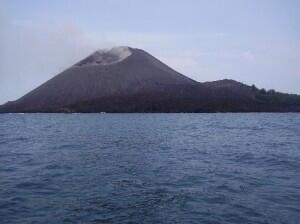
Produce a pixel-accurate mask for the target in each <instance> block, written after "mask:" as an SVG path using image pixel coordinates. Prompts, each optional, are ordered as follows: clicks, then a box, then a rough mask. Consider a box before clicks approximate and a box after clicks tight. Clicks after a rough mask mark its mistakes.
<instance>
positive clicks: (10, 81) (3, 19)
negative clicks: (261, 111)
mask: <svg viewBox="0 0 300 224" xmlns="http://www.w3.org/2000/svg"><path fill="white" fill-rule="evenodd" d="M299 15H300V2H299V1H296V0H289V1H283V0H281V1H280V0H274V1H271V0H265V1H258V0H254V1H250V0H248V1H238V0H229V1H226V2H225V1H217V0H213V1H196V0H195V1H192V0H189V1H185V2H182V1H151V2H141V1H137V0H132V1H126V2H125V1H114V0H113V1H94V0H90V1H83V0H77V1H66V0H65V1H58V0H54V1H51V2H50V1H49V2H47V3H45V2H41V1H37V0H35V1H26V3H25V2H24V1H15V0H10V1H6V0H4V1H1V2H0V46H1V51H0V52H1V53H0V104H2V103H5V102H6V101H10V100H15V99H17V98H19V97H21V96H22V95H24V94H26V93H27V92H28V91H30V90H32V89H34V88H36V87H37V86H39V85H40V84H42V83H43V82H45V81H47V80H48V79H50V78H52V77H53V76H55V75H57V74H58V73H60V72H61V71H62V70H64V69H66V68H68V67H69V66H71V65H72V64H74V63H76V62H77V61H79V60H81V59H82V58H84V57H86V56H87V55H89V54H91V53H92V52H94V51H96V50H98V49H101V48H110V47H113V46H124V45H125V46H131V47H134V48H141V49H144V50H145V51H147V52H149V53H150V54H152V55H153V56H155V57H157V58H158V59H160V60H162V61H163V62H164V63H166V64H168V65H169V66H171V67H172V68H174V69H175V70H177V71H179V72H181V73H182V74H184V75H186V76H188V77H190V78H193V79H195V80H197V81H200V82H203V81H213V80H219V79H225V78H228V79H234V80H237V81H240V82H243V83H246V84H249V85H251V84H255V85H256V86H258V87H260V88H266V89H276V90H277V91H282V92H287V93H297V94H300V88H299V84H300V65H299V63H298V61H299V58H300V53H299V52H300V41H299V40H300V38H299V34H300V28H299V27H300V16H299Z"/></svg>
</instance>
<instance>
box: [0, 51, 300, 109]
mask: <svg viewBox="0 0 300 224" xmlns="http://www.w3.org/2000/svg"><path fill="white" fill-rule="evenodd" d="M287 111H300V96H298V95H291V94H283V93H278V92H275V91H268V92H267V91H265V90H260V89H258V88H256V87H255V86H248V85H245V84H242V83H240V82H237V81H234V80H220V81H215V82H205V83H200V82H197V81H195V80H192V79H190V78H188V77H186V76H184V75H182V74H180V73H179V72H177V71H175V70H173V69H172V68H170V67H169V66H167V65H166V64H164V63H162V62H161V61H159V60H158V59H156V58H155V57H153V56H152V55H150V54H149V53H147V52H145V51H143V50H141V49H136V48H131V47H114V48H112V49H109V50H98V51H96V52H94V53H93V54H91V55H89V56H88V57H87V58H85V59H83V60H81V61H79V62H78V63H76V64H74V65H73V66H71V67H70V68H69V69H67V70H65V71H63V72H62V73H60V74H58V75H57V76H55V77H54V78H52V79H50V80H49V81H47V82H46V83H44V84H42V85H41V86H39V87H38V88H36V89H34V90H33V91H31V92H29V93H28V94H26V95H25V96H23V97H21V98H20V99H18V100H16V101H13V102H8V103H6V104H4V105H2V106H0V112H2V113H7V112H9V113H14V112H24V113H26V112H32V113H34V112H287Z"/></svg>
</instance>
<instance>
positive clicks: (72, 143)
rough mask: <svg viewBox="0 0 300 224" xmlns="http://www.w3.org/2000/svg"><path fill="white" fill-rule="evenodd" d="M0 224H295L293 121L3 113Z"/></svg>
mask: <svg viewBox="0 0 300 224" xmlns="http://www.w3.org/2000/svg"><path fill="white" fill-rule="evenodd" d="M0 223H1V224H10V223H13V224H19V223H20V224H24V223H25V224H26V223H30V224H34V223H50V224H58V223H131V224H134V223H136V224H140V223H155V224H159V223H167V224H168V223H170V224H175V223H195V224H196V223H197V224H198V223H203V224H208V223H209V224H218V223H220V224H223V223H225V224H226V223H228V224H229V223H230V224H231V223H238V224H246V223H253V224H254V223H255V224H259V223H261V224H263V223H264V224H267V223H270V224H279V223H280V224H299V223H300V113H214V114H184V113H183V114H104V113H101V114H1V115H0Z"/></svg>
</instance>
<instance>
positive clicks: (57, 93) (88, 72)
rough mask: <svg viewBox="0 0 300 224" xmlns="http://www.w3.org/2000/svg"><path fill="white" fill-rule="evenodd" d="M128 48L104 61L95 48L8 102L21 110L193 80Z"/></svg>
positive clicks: (186, 83) (49, 106)
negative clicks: (121, 54)
mask: <svg viewBox="0 0 300 224" xmlns="http://www.w3.org/2000/svg"><path fill="white" fill-rule="evenodd" d="M128 50H129V51H130V55H126V57H125V58H122V60H119V59H116V60H118V61H117V62H116V63H107V62H105V63H104V64H103V63H102V62H101V60H100V61H99V58H100V59H101V55H100V57H99V52H95V53H94V54H92V55H90V56H89V57H87V58H86V59H84V60H82V61H81V62H79V63H77V64H75V65H74V66H72V67H71V68H69V69H67V70H65V71H64V72H62V73H60V74H59V75H57V76H55V77H54V78H52V79H51V80H49V81H48V82H46V83H44V84H43V85H41V86H40V87H38V88H36V89H35V90H33V91H31V92H30V93H28V94H27V95H25V96H24V97H22V98H20V99H19V100H17V101H16V102H13V103H11V104H14V106H16V107H20V108H23V109H25V110H27V109H28V110H32V109H40V108H44V109H48V108H49V109H50V108H55V107H63V106H66V105H70V104H74V103H77V102H81V101H86V100H92V99H95V98H101V97H105V96H114V95H130V94H136V93H138V92H141V91H152V90H155V89H156V88H161V87H162V86H169V85H191V84H192V85H196V84H197V82H196V81H193V80H191V79H189V78H187V77H185V76H183V75H181V74H179V73H178V72H176V71H174V70H173V69H171V68H170V67H168V66H167V65H165V64H163V63H162V62H160V61H159V60H157V59H156V58H154V57H153V56H151V55H150V54H148V53H146V52H145V51H143V50H139V49H133V48H128ZM114 56H115V55H112V56H111V55H107V52H105V54H104V55H103V58H102V60H106V61H109V60H114V58H113V57H114ZM93 60H94V61H93Z"/></svg>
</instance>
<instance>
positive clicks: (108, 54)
mask: <svg viewBox="0 0 300 224" xmlns="http://www.w3.org/2000/svg"><path fill="white" fill-rule="evenodd" d="M130 55H131V51H130V50H129V48H128V47H125V46H121V47H113V48H111V49H101V50H98V51H97V52H96V53H95V54H94V60H95V61H94V62H93V63H96V64H98V65H99V64H100V65H110V64H115V63H118V62H121V61H123V60H124V59H126V58H127V57H129V56H130Z"/></svg>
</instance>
